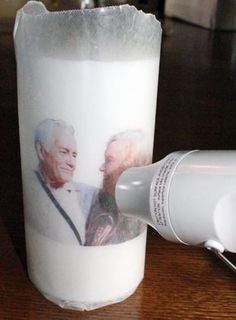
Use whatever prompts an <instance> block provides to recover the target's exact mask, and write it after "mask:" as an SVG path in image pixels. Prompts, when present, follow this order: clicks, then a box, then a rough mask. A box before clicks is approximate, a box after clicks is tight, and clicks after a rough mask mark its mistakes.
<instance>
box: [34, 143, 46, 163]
mask: <svg viewBox="0 0 236 320" xmlns="http://www.w3.org/2000/svg"><path fill="white" fill-rule="evenodd" d="M36 151H37V155H38V157H39V159H40V160H41V161H43V160H44V159H45V149H44V148H43V146H42V145H41V144H40V143H39V142H37V143H36Z"/></svg>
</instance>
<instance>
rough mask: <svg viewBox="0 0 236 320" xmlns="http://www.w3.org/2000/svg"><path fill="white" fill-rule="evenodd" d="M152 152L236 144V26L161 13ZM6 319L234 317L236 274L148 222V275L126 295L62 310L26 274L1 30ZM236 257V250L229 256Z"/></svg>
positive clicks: (11, 81) (9, 54) (8, 66)
mask: <svg viewBox="0 0 236 320" xmlns="http://www.w3.org/2000/svg"><path fill="white" fill-rule="evenodd" d="M164 30H165V33H164V37H163V43H162V54H161V67H160V81H159V92H158V102H157V119H156V133H155V148H154V161H156V160H158V159H160V158H162V157H163V156H165V155H167V154H168V153H170V152H172V151H175V150H190V149H235V148H236V128H235V125H236V85H235V83H236V33H231V32H213V31H209V30H205V29H202V28H199V27H196V26H192V25H188V24H185V23H182V22H179V21H172V20H166V21H165V22H164ZM0 66H1V68H0V70H1V77H0V97H1V117H0V135H1V148H0V159H1V161H0V165H1V167H0V172H1V187H0V188H1V200H0V201H1V203H0V208H1V209H0V210H1V211H0V212H1V214H0V319H3V320H5V319H6V320H10V319H14V320H15V319H16V320H18V319H36V320H37V319H47V320H48V319H50V320H51V319H55V320H56V319H57V320H59V319H60V320H62V319H63V320H64V319H89V320H92V319H214V320H215V319H230V320H231V319H236V278H235V275H234V274H233V272H232V271H230V270H228V269H227V268H226V267H225V266H224V265H223V264H222V263H221V262H220V261H218V260H217V259H216V258H215V257H214V256H212V255H210V254H209V253H208V252H206V251H205V250H203V249H201V248H195V247H187V246H186V247H185V246H182V245H178V244H173V243H169V242H167V241H165V240H163V239H161V238H160V237H159V236H158V234H156V233H155V232H154V231H153V230H151V229H150V230H149V233H148V242H147V257H146V270H145V278H144V280H143V282H142V284H141V285H140V286H139V288H138V289H137V291H136V292H135V293H134V294H133V295H132V296H131V297H130V298H128V299H127V300H126V301H124V302H122V303H119V304H115V305H111V306H108V307H104V308H101V309H98V310H94V311H90V312H76V311H68V310H63V309H60V308H59V307H58V306H56V305H53V304H52V303H51V302H49V301H47V300H46V299H45V298H43V297H42V296H41V295H40V293H39V292H38V291H37V290H36V289H35V288H34V287H33V285H32V284H31V283H30V281H29V280H28V278H27V271H26V263H25V245H24V229H23V205H22V190H21V174H20V154H19V137H18V120H17V92H16V72H15V62H14V51H13V43H12V37H11V34H10V33H6V32H5V33H4V32H1V33H0ZM229 256H230V258H231V259H232V260H233V261H236V258H235V255H233V254H231V255H229Z"/></svg>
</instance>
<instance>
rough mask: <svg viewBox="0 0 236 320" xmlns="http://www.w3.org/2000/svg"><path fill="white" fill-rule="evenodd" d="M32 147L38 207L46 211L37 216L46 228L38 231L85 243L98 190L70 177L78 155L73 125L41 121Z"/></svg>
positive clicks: (63, 239) (56, 237)
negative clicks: (35, 153)
mask: <svg viewBox="0 0 236 320" xmlns="http://www.w3.org/2000/svg"><path fill="white" fill-rule="evenodd" d="M35 149H36V152H37V156H38V160H39V166H38V170H37V171H35V174H36V177H37V179H38V182H39V185H40V187H41V188H40V189H39V190H38V192H39V197H41V198H42V199H41V205H40V207H42V206H43V205H44V206H45V210H44V211H46V212H41V218H39V220H40V219H41V220H40V222H39V224H41V227H42V228H44V229H45V230H41V232H43V233H44V232H46V233H47V235H48V234H50V237H51V238H53V239H55V240H61V241H63V242H70V243H71V242H74V241H76V242H77V243H79V244H81V245H82V244H84V242H85V225H86V220H87V217H88V213H89V211H90V206H91V204H92V202H93V198H95V195H96V194H97V191H96V189H95V188H93V187H90V186H88V185H85V184H82V183H75V182H74V181H73V180H72V178H73V175H74V172H75V169H76V158H77V155H78V152H77V144H76V140H75V137H74V129H73V127H72V126H70V125H68V124H67V123H65V122H64V121H61V120H53V119H46V120H44V121H42V122H41V123H40V124H39V125H38V127H37V129H36V132H35ZM43 220H44V222H45V225H44V226H43V225H42V221H43ZM42 228H41V229H42ZM49 229H50V232H48V230H49Z"/></svg>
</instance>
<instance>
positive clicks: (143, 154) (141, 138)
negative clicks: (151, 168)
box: [108, 130, 152, 167]
mask: <svg viewBox="0 0 236 320" xmlns="http://www.w3.org/2000/svg"><path fill="white" fill-rule="evenodd" d="M122 140H123V141H124V142H128V143H129V146H130V155H129V156H130V158H131V159H130V160H131V161H132V165H133V166H134V167H140V166H145V165H148V164H150V163H151V162H152V150H151V147H150V144H149V143H148V139H147V137H146V135H145V133H144V132H143V131H142V130H126V131H123V132H120V133H117V134H115V135H114V136H112V137H111V138H110V140H109V141H108V145H109V144H111V143H112V142H114V141H122Z"/></svg>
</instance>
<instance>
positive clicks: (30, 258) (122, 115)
mask: <svg viewBox="0 0 236 320" xmlns="http://www.w3.org/2000/svg"><path fill="white" fill-rule="evenodd" d="M27 7H28V10H25V11H26V12H27V13H26V14H25V13H24V12H21V13H20V14H19V15H18V18H19V19H17V22H16V27H15V33H14V34H15V44H16V49H17V51H16V52H17V76H18V106H19V108H18V109H19V126H20V143H21V160H22V179H23V193H24V210H25V226H26V228H25V231H26V245H27V264H28V270H29V275H30V279H31V280H32V282H33V283H34V284H35V286H36V287H37V288H38V289H39V290H40V291H41V292H42V293H43V294H44V295H45V296H46V297H47V298H48V299H49V300H52V301H54V302H55V303H57V304H58V305H60V306H62V307H65V308H76V309H81V310H84V309H87V310H89V309H93V308H96V307H100V306H103V305H106V304H111V303H114V302H118V301H121V300H123V299H125V298H126V297H128V296H129V295H130V294H132V293H133V292H134V290H135V289H136V288H137V286H138V285H139V284H140V282H141V280H142V279H143V275H144V261H145V245H146V227H144V228H143V229H142V231H140V232H139V233H138V234H137V233H136V234H135V235H133V236H131V237H130V236H127V239H123V240H124V241H123V240H122V242H120V243H119V242H118V243H113V242H111V243H110V244H106V245H102V246H83V245H79V243H78V242H77V241H76V238H75V237H74V234H73V232H72V230H70V228H69V227H68V224H67V223H66V222H65V221H64V220H63V217H62V216H61V215H60V213H59V212H57V210H56V209H55V206H54V204H53V203H52V201H51V202H50V200H49V197H48V195H47V194H46V193H45V190H43V188H41V187H40V185H39V181H37V179H36V177H35V175H34V170H38V169H39V168H38V165H39V162H40V161H43V157H41V158H40V157H39V154H38V155H37V153H36V150H35V148H34V139H33V137H34V133H35V129H36V128H37V126H38V125H39V123H40V122H41V121H43V120H45V119H56V120H63V121H65V122H67V123H68V124H70V125H72V126H73V127H74V129H75V140H76V142H77V149H78V150H77V151H78V157H77V160H76V170H75V172H74V174H73V177H72V182H76V183H83V184H86V186H89V188H92V189H93V190H94V193H95V194H96V193H98V192H99V190H101V189H102V185H103V180H104V174H105V173H104V171H103V172H102V170H99V168H101V165H102V164H103V163H104V156H105V152H106V149H107V143H108V141H109V139H110V138H111V137H112V136H113V135H115V134H117V133H120V132H124V131H132V130H140V131H141V132H142V133H143V134H144V135H145V137H146V138H145V144H144V145H143V149H145V152H147V154H151V153H152V148H153V140H154V126H155V114H156V96H157V83H158V71H159V52H158V50H159V49H158V48H159V45H160V33H161V30H160V26H159V23H157V22H156V20H155V18H154V17H153V16H150V15H145V14H144V13H140V12H138V11H137V10H136V9H135V8H134V7H129V6H124V7H117V8H107V9H106V10H101V11H100V10H95V11H93V10H92V11H85V12H80V11H78V12H74V11H73V12H71V13H67V12H64V13H61V14H57V13H53V14H50V13H49V12H47V10H46V9H45V8H43V7H42V4H41V5H40V6H39V4H38V2H31V4H29V5H27V6H26V9H27ZM39 9H40V10H39ZM34 10H35V11H34ZM113 10H114V11H113ZM33 11H34V12H35V14H36V15H35V16H34V17H33V13H32V12H33ZM126 11H127V12H126ZM39 13H40V14H39ZM113 14H114V17H115V19H116V22H117V23H118V24H121V27H122V28H125V26H124V23H125V20H124V19H127V24H128V26H129V28H130V22H131V21H132V23H133V24H134V30H133V31H132V33H129V34H127V38H126V37H124V35H125V33H123V32H121V31H122V30H120V28H119V27H118V29H119V31H120V32H119V36H118V38H119V39H117V41H116V39H115V38H116V33H114V31H112V32H110V26H111V25H110V23H111V22H112V20H110V19H111V17H112V15H113ZM21 15H22V19H21V18H20V16H21ZM50 15H51V16H50ZM86 15H87V16H86ZM103 15H104V16H103ZM94 17H97V18H98V25H96V23H95V22H96V19H94ZM139 18H140V23H139ZM63 21H65V22H66V23H65V26H64V24H63ZM109 21H110V22H109ZM144 21H145V22H146V23H147V24H146V25H145V23H144ZM103 23H104V27H102V24H103ZM144 25H145V27H144ZM22 26H23V27H22ZM90 27H91V28H92V30H88V29H89V28H90ZM97 27H99V28H100V29H99V31H98V29H97ZM112 27H113V28H114V25H113V24H112ZM137 28H138V29H137ZM149 28H150V33H149V32H148V30H149ZM115 29H116V28H115ZM105 30H106V32H105ZM125 30H126V29H125ZM135 30H136V31H135ZM116 31H117V30H116ZM34 35H35V36H34ZM36 35H37V36H36ZM88 35H89V38H88V39H87V37H88ZM137 35H138V37H136V36H137ZM147 36H148V37H150V40H148V39H149V38H147ZM93 37H94V39H93ZM126 39H127V43H126ZM142 40H143V42H142ZM149 44H150V50H149ZM136 45H137V47H136ZM156 50H157V52H156ZM118 52H119V53H118ZM37 152H38V150H37ZM137 158H138V157H137ZM140 165H141V164H140ZM70 182H71V181H70ZM50 187H51V189H53V187H52V186H50ZM59 191H60V190H59ZM52 193H53V194H54V195H58V197H60V192H54V190H52ZM61 194H64V196H63V197H64V198H65V197H66V192H64V193H63V192H62V193H61ZM78 195H80V194H79V193H78ZM73 198H74V199H75V198H76V195H75V196H74V197H71V199H73ZM59 201H60V199H59ZM89 201H90V200H88V202H89ZM65 202H66V204H65V203H64V206H65V208H64V209H66V210H67V214H68V215H69V216H70V217H71V219H72V220H73V222H74V224H75V226H76V227H77V229H78V230H79V232H80V233H81V235H82V237H81V238H82V244H84V242H83V241H84V238H85V237H86V231H85V230H83V228H84V226H85V224H86V219H87V218H88V216H89V214H90V213H89V212H86V214H85V215H84V216H83V217H82V216H81V214H83V213H82V211H83V210H81V211H80V210H79V208H78V203H77V206H75V205H74V206H73V204H70V203H69V202H70V201H69V200H68V201H65ZM89 205H90V203H87V204H86V206H87V207H89ZM61 206H62V207H63V203H61ZM70 208H71V212H69V211H70ZM77 208H78V209H77ZM77 210H78V217H77V216H76V212H77ZM72 211H73V212H72ZM134 228H135V227H134ZM83 231H84V232H83ZM131 231H132V230H131ZM134 233H135V232H134ZM132 234H133V233H132ZM115 242H117V241H115Z"/></svg>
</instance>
